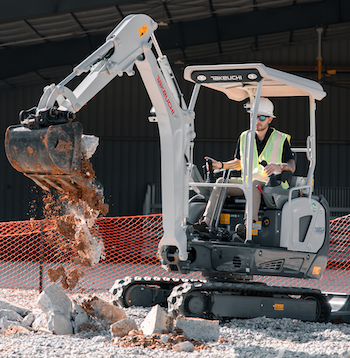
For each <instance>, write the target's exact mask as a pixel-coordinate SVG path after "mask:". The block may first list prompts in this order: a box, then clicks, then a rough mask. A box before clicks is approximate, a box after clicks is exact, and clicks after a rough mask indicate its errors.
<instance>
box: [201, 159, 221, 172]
mask: <svg viewBox="0 0 350 358" xmlns="http://www.w3.org/2000/svg"><path fill="white" fill-rule="evenodd" d="M204 159H205V160H208V159H210V160H211V162H212V164H213V169H221V162H218V161H217V160H215V159H213V158H210V157H204Z"/></svg>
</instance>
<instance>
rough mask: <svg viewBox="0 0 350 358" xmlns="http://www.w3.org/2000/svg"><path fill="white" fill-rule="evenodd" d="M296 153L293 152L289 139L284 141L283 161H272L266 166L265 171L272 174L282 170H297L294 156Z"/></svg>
mask: <svg viewBox="0 0 350 358" xmlns="http://www.w3.org/2000/svg"><path fill="white" fill-rule="evenodd" d="M294 155H295V153H294V152H292V150H291V149H290V145H289V143H288V140H285V141H284V144H283V155H282V161H283V163H278V164H277V163H270V164H268V165H267V166H266V167H265V173H266V174H267V175H268V176H270V175H272V174H273V173H275V172H281V171H284V170H286V171H290V172H292V173H294V172H295V160H294V159H293V158H294Z"/></svg>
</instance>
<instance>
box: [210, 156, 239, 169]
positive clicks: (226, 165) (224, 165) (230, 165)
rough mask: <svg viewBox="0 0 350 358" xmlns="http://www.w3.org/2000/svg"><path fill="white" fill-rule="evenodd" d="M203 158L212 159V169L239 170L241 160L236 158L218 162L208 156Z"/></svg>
mask: <svg viewBox="0 0 350 358" xmlns="http://www.w3.org/2000/svg"><path fill="white" fill-rule="evenodd" d="M204 159H210V160H211V161H212V164H213V169H234V170H241V161H240V160H239V159H237V158H235V159H232V160H229V161H228V162H220V161H218V160H215V159H213V158H210V157H204Z"/></svg>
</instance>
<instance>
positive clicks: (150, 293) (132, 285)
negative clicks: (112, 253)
mask: <svg viewBox="0 0 350 358" xmlns="http://www.w3.org/2000/svg"><path fill="white" fill-rule="evenodd" d="M186 282H189V280H181V279H176V278H161V277H129V276H128V277H125V278H123V279H120V280H116V281H115V283H114V285H113V287H112V288H111V289H110V291H109V292H110V294H111V301H112V303H113V304H114V305H116V306H119V307H130V306H144V307H149V306H153V305H156V304H159V305H161V306H163V307H166V306H167V298H168V297H169V295H170V293H171V291H172V290H173V288H174V287H175V286H177V285H181V284H184V283H186ZM192 282H194V281H192Z"/></svg>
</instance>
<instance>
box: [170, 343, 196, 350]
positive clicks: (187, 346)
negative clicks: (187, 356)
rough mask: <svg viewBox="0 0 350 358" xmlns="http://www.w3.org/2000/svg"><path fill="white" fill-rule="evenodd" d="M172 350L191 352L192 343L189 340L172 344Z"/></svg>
mask: <svg viewBox="0 0 350 358" xmlns="http://www.w3.org/2000/svg"><path fill="white" fill-rule="evenodd" d="M173 350H174V351H176V352H193V351H194V345H193V344H192V343H191V342H189V341H185V342H180V343H177V344H175V345H174V346H173Z"/></svg>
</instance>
